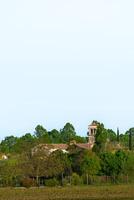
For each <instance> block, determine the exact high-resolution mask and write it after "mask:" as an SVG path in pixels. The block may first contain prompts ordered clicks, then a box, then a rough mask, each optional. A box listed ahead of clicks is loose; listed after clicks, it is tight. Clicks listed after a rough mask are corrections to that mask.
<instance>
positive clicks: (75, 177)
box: [71, 173, 83, 185]
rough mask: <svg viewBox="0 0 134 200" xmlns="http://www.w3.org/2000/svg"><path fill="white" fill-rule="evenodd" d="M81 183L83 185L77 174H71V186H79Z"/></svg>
mask: <svg viewBox="0 0 134 200" xmlns="http://www.w3.org/2000/svg"><path fill="white" fill-rule="evenodd" d="M82 183H83V181H82V178H81V177H80V176H79V175H78V174H76V173H73V175H72V178H71V184H72V185H81V184H82Z"/></svg>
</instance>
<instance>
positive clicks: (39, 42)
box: [0, 0, 134, 138]
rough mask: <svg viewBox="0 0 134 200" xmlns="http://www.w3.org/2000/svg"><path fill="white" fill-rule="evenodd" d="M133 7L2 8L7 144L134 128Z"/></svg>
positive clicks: (30, 1) (41, 0)
mask: <svg viewBox="0 0 134 200" xmlns="http://www.w3.org/2000/svg"><path fill="white" fill-rule="evenodd" d="M133 8H134V1H133V0H128V1H126V0H109V1H108V0H23V1H19V0H12V1H11V0H6V1H1V2H0V138H3V137H4V136H7V135H11V134H14V135H18V136H19V135H22V134H24V133H27V132H33V131H34V128H35V126H36V125H37V124H42V125H43V126H44V127H46V128H47V129H48V130H50V129H52V128H57V129H60V128H62V127H63V126H64V124H65V123H66V122H71V123H72V124H73V125H74V126H75V128H76V131H77V132H78V134H80V135H86V132H87V126H88V124H89V123H90V122H91V121H92V120H93V119H96V120H98V121H102V122H104V124H105V125H106V127H109V128H113V129H114V130H116V127H117V126H119V127H120V129H121V131H125V130H127V129H128V128H129V127H131V126H134V92H133V87H134V26H133V20H134V12H133Z"/></svg>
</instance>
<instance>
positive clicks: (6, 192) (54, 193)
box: [0, 185, 134, 200]
mask: <svg viewBox="0 0 134 200" xmlns="http://www.w3.org/2000/svg"><path fill="white" fill-rule="evenodd" d="M133 199H134V185H114V186H113V185H112V186H88V187H87V186H82V187H55V188H46V187H45V188H30V189H19V188H17V189H16V188H1V189H0V200H133Z"/></svg>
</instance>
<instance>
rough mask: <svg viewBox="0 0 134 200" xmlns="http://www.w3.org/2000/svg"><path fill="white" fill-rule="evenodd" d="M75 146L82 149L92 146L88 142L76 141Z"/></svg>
mask: <svg viewBox="0 0 134 200" xmlns="http://www.w3.org/2000/svg"><path fill="white" fill-rule="evenodd" d="M76 146H77V147H80V148H82V149H91V148H92V147H91V145H90V144H89V143H77V144H76Z"/></svg>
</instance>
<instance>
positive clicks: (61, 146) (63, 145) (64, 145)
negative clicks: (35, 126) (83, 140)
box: [52, 144, 68, 149]
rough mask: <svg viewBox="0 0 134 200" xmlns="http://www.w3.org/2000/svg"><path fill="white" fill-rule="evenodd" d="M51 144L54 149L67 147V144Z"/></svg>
mask: <svg viewBox="0 0 134 200" xmlns="http://www.w3.org/2000/svg"><path fill="white" fill-rule="evenodd" d="M52 146H53V147H54V148H55V149H67V148H68V145H67V144H52Z"/></svg>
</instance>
